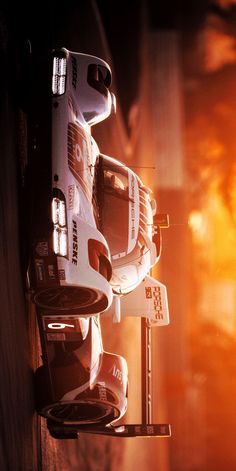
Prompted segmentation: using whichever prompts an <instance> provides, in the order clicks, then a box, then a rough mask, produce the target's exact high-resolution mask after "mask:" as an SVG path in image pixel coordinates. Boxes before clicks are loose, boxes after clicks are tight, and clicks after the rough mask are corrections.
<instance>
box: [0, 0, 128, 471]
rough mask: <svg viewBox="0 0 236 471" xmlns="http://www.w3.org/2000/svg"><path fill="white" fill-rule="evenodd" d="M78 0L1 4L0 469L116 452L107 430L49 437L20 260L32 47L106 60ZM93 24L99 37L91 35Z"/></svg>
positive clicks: (105, 459) (78, 461) (88, 460)
mask: <svg viewBox="0 0 236 471" xmlns="http://www.w3.org/2000/svg"><path fill="white" fill-rule="evenodd" d="M75 3H76V2H71V4H73V8H72V9H71V10H70V14H69V13H68V14H67V15H63V16H61V17H59V16H58V17H57V18H56V19H55V22H54V24H53V27H52V25H51V23H50V20H51V19H52V12H51V11H49V12H48V15H46V14H45V13H46V12H45V11H43V10H41V11H38V12H37V10H35V6H34V8H33V7H31V9H30V7H28V5H27V6H26V5H25V6H24V2H23V4H21V7H22V9H21V10H20V9H19V10H17V9H14V10H13V5H11V2H8V3H6V5H4V2H3V3H2V7H1V8H0V60H1V75H0V90H1V96H0V162H1V172H0V273H1V283H0V385H1V387H0V470H1V471H38V470H47V471H49V470H55V471H57V470H58V471H59V470H62V471H66V470H73V469H76V470H78V469H80V470H85V469H86V470H90V469H91V470H92V469H95V468H94V466H96V470H98V469H99V470H100V469H101V470H104V469H111V462H112V461H113V462H115V461H116V458H117V459H118V456H120V446H119V445H118V447H117V446H116V445H115V444H114V442H113V445H112V444H111V440H110V439H107V438H104V439H103V438H100V437H99V440H98V439H97V438H96V437H95V439H94V438H93V440H92V441H91V439H90V438H89V437H81V439H80V441H79V443H78V442H77V441H72V440H68V441H66V442H63V441H56V440H54V439H52V438H51V437H50V436H49V434H48V432H47V429H46V425H45V421H44V419H41V418H40V417H39V416H37V414H36V412H35V406H34V371H35V369H36V368H37V367H38V366H39V365H40V363H41V349H40V342H39V334H38V328H37V321H36V316H35V310H34V306H33V305H32V304H31V303H30V300H29V297H28V296H27V295H26V290H25V272H24V264H23V263H22V261H25V259H24V258H23V259H22V254H23V255H24V251H23V247H24V244H23V242H24V240H23V238H22V234H23V235H24V233H23V232H22V228H23V226H24V223H25V214H24V206H23V200H22V197H21V196H22V191H21V185H22V173H21V171H22V168H23V167H24V164H25V163H26V161H27V115H26V111H25V102H24V99H25V94H24V93H21V91H22V90H23V89H21V85H22V83H23V82H22V79H23V80H24V79H25V70H24V67H25V64H26V62H27V57H28V54H29V53H30V49H31V47H33V48H35V49H36V51H37V50H40V49H42V50H44V52H46V51H49V50H50V49H51V47H52V46H54V47H55V46H57V45H58V46H60V45H64V46H66V47H67V48H68V49H71V50H83V51H84V52H88V53H91V54H95V55H96V54H97V55H100V56H102V57H104V58H105V59H107V60H109V51H108V49H107V46H106V43H105V41H104V38H103V36H102V34H101V30H100V28H101V25H100V23H99V19H98V18H97V17H96V14H95V13H94V10H93V8H94V6H93V2H79V4H80V5H79V7H78V6H76V5H75ZM16 8H17V7H16ZM13 11H14V14H12V12H13ZM77 18H79V19H80V22H79V23H78V21H77ZM42 25H43V34H42ZM85 25H87V28H85ZM69 26H70V27H69ZM91 29H92V31H93V32H94V37H95V38H96V39H95V41H92V43H91V37H90V36H91V35H90V33H89V31H91ZM29 39H30V41H29ZM24 89H25V87H24ZM113 124H114V123H110V126H111V127H112V126H113ZM121 127H122V124H120V128H121ZM102 129H103V128H102ZM100 136H101V144H102V145H103V146H104V147H106V143H107V142H108V136H109V132H108V131H107V132H103V131H102V130H101V131H100ZM102 136H103V137H102ZM115 140H117V136H116V139H115ZM120 148H121V146H120V145H119V146H118V145H117V149H120Z"/></svg>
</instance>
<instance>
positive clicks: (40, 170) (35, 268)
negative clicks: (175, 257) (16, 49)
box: [28, 48, 170, 438]
mask: <svg viewBox="0 0 236 471" xmlns="http://www.w3.org/2000/svg"><path fill="white" fill-rule="evenodd" d="M41 65H42V68H40V66H39V60H37V61H36V62H35V67H34V68H33V94H32V97H33V103H32V110H31V111H30V112H29V118H30V119H29V124H30V126H29V142H30V146H29V157H30V158H29V177H30V178H29V182H30V184H31V187H30V189H29V195H30V208H31V209H30V262H29V268H28V286H29V289H30V293H31V296H32V300H33V302H34V303H35V304H36V310H37V316H38V324H39V330H40V337H41V344H42V352H43V365H42V366H41V367H40V368H38V370H37V371H36V398H37V401H36V404H37V411H38V413H39V414H40V415H42V416H44V417H45V418H47V421H48V428H49V431H50V433H51V434H52V435H53V436H54V437H56V438H62V437H64V438H65V437H68V438H70V437H74V436H77V432H78V431H84V432H90V433H91V432H93V433H105V434H108V435H119V436H136V435H139V436H147V435H153V436H154V435H161V436H168V435H169V434H170V430H169V426H168V425H166V424H163V425H162V426H159V425H155V424H153V428H150V427H149V428H145V427H146V424H143V425H142V426H140V425H137V424H136V425H126V426H125V427H123V428H119V427H118V428H116V427H115V425H114V422H116V421H117V420H118V419H120V418H121V417H122V416H123V415H124V413H125V411H126V408H127V384H128V379H127V365H126V361H125V359H124V358H122V357H121V356H119V355H115V354H111V353H107V352H104V350H103V347H102V340H101V332H100V325H99V314H100V313H103V315H105V313H110V312H112V310H113V311H115V313H113V315H114V316H115V320H116V321H117V320H119V309H120V305H119V306H118V304H119V303H117V302H114V303H113V301H114V300H115V301H117V300H118V301H120V299H121V298H126V299H128V307H127V306H126V308H125V310H126V312H127V313H128V312H129V314H130V315H139V316H144V317H148V318H150V319H152V321H153V322H154V323H155V324H158V325H166V324H168V322H169V319H168V308H167V298H166V292H165V287H164V285H162V284H161V283H159V282H157V281H156V280H154V279H152V278H151V277H149V278H148V277H147V278H145V277H146V275H148V274H149V271H150V268H151V267H152V266H153V265H154V264H155V263H156V262H157V260H158V259H159V256H160V250H161V234H160V227H163V226H165V225H166V222H167V221H166V220H167V218H166V217H162V218H161V219H160V218H159V219H158V220H157V224H156V225H154V215H155V212H156V204H155V201H154V200H153V199H152V197H151V191H150V190H149V189H148V188H146V187H145V186H144V185H143V183H142V182H141V180H140V178H139V177H138V176H137V175H136V174H135V173H134V172H133V171H132V170H131V169H129V168H128V167H127V166H126V165H124V164H123V163H121V162H119V161H118V160H116V159H114V158H111V157H108V156H106V155H104V154H101V153H100V152H99V149H98V146H97V144H96V142H95V140H94V139H93V137H92V135H91V126H92V125H95V124H96V123H98V122H100V121H101V120H104V119H105V118H107V117H108V116H109V115H110V114H111V113H112V112H113V111H114V110H115V97H114V95H113V93H112V92H111V91H110V85H111V70H110V68H109V66H108V64H107V63H106V62H104V61H103V60H102V59H99V58H97V57H94V56H91V55H87V54H79V53H74V52H70V51H68V50H67V49H65V48H63V49H60V50H59V51H54V52H53V56H52V62H50V61H48V62H47V60H46V62H45V61H44V59H42V64H41ZM49 84H52V87H51V86H49ZM145 280H146V281H145ZM134 290H135V293H137V294H136V295H135V298H132V294H133V292H134ZM137 290H138V291H137ZM138 293H139V294H138ZM138 297H140V302H139V307H140V306H142V311H141V312H139V313H138V314H137V308H136V309H135V308H133V305H134V304H135V299H136V300H137V299H138ZM142 300H144V303H143V304H142ZM114 305H115V309H114ZM136 307H137V306H136ZM111 424H112V425H111Z"/></svg>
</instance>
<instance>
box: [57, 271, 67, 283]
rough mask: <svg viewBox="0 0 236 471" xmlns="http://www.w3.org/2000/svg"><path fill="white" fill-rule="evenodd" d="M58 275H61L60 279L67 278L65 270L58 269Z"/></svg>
mask: <svg viewBox="0 0 236 471" xmlns="http://www.w3.org/2000/svg"><path fill="white" fill-rule="evenodd" d="M58 276H59V280H62V281H65V279H66V273H65V270H58Z"/></svg>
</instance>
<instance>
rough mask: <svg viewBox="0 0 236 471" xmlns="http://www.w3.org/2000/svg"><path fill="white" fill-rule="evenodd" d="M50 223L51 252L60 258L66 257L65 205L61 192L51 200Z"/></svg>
mask: <svg viewBox="0 0 236 471" xmlns="http://www.w3.org/2000/svg"><path fill="white" fill-rule="evenodd" d="M52 222H53V250H54V252H55V254H56V255H60V256H61V257H67V256H68V230H67V219H66V203H65V199H64V195H63V193H62V192H60V191H57V195H56V196H54V198H53V199H52Z"/></svg>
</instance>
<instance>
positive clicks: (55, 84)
mask: <svg viewBox="0 0 236 471" xmlns="http://www.w3.org/2000/svg"><path fill="white" fill-rule="evenodd" d="M65 90H66V59H65V58H63V57H54V58H53V73H52V93H53V95H63V93H65Z"/></svg>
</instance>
